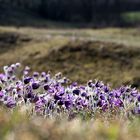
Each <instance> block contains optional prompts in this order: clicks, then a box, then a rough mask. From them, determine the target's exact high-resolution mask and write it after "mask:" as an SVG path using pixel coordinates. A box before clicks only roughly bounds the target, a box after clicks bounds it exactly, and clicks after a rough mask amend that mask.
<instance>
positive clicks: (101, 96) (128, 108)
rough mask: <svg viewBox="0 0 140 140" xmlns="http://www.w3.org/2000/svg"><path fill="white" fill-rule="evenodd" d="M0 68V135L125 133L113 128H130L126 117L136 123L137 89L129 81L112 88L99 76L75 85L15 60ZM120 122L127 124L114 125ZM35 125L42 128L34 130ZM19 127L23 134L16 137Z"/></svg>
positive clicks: (111, 136) (104, 136)
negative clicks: (129, 84) (127, 83)
mask: <svg viewBox="0 0 140 140" xmlns="http://www.w3.org/2000/svg"><path fill="white" fill-rule="evenodd" d="M3 70H4V72H3V73H1V74H0V111H1V115H0V124H2V127H1V130H0V136H1V138H2V139H10V140H11V139H16V138H17V137H18V139H23V137H24V138H26V139H38V138H42V139H48V138H50V139H72V138H78V139H93V138H95V139H98V138H102V139H125V138H126V137H122V135H120V136H119V135H118V134H119V133H126V134H127V133H129V131H130V130H131V127H130V130H129V129H128V127H126V126H123V125H128V126H129V125H130V122H131V121H132V124H133V123H134V124H133V125H136V124H135V123H136V122H135V121H136V120H137V122H138V123H139V121H138V120H139V114H140V92H139V91H138V90H137V89H136V88H131V86H121V87H119V88H116V89H112V88H111V87H110V86H109V85H106V84H104V83H103V82H102V81H98V80H95V81H92V80H89V81H88V82H87V84H85V85H80V84H78V83H76V82H71V81H70V80H69V79H67V78H66V77H63V76H62V73H57V74H55V75H52V74H51V73H50V72H48V73H46V72H41V73H39V72H33V73H31V72H30V67H29V66H26V67H25V68H24V67H22V66H21V64H20V63H16V64H12V65H10V66H4V67H3ZM3 111H4V112H3ZM7 111H8V112H7ZM2 112H3V113H2ZM9 116H10V117H9ZM43 119H45V120H44V122H43ZM29 120H30V122H29ZM81 120H83V121H82V122H81ZM115 121H118V123H117V122H115ZM62 122H63V123H62ZM30 123H31V126H32V127H31V126H30ZM121 123H122V124H121ZM54 124H55V125H54ZM132 124H131V125H132ZM26 125H27V126H26ZM57 125H58V126H57ZM95 125H97V126H96V127H95ZM121 125H122V126H123V127H124V128H121V129H122V130H123V129H126V130H123V132H120V130H119V127H121ZM131 125H130V126H131ZM19 127H21V128H22V130H18V128H19ZM38 127H39V128H40V129H43V127H44V129H43V130H39V131H38ZM49 127H50V128H49ZM57 127H58V128H57ZM67 127H68V128H67ZM81 127H82V128H81ZM94 127H95V128H94ZM98 127H99V128H98ZM25 128H26V129H25ZM79 128H80V129H79ZM28 129H29V131H27V130H28ZM90 129H93V130H92V131H93V132H91V130H90ZM94 129H95V130H94ZM98 129H101V130H102V129H103V130H102V131H103V132H102V131H99V130H98ZM87 130H88V131H87ZM22 131H23V132H24V133H25V134H24V133H23V134H22V135H23V136H22V138H21V137H19V134H20V133H22ZM30 131H31V132H30ZM36 131H37V134H36ZM53 131H54V132H53ZM59 131H60V132H59ZM67 131H68V132H69V131H70V133H68V132H67ZM96 131H97V132H96ZM98 131H99V132H98ZM83 132H84V134H82V135H81V133H83ZM34 133H35V135H37V137H38V138H37V137H36V136H35V135H34ZM38 133H39V134H38ZM71 133H72V134H71ZM88 133H89V134H88ZM90 133H91V134H90ZM92 133H96V134H92ZM98 133H103V134H98ZM16 135H17V136H16ZM24 135H26V136H24ZM28 135H29V136H28ZM67 135H68V136H67ZM98 135H99V136H98ZM133 135H134V134H131V135H130V136H131V137H132V136H133ZM137 135H138V134H137V131H136V137H135V139H137V137H138V138H139V135H138V136H137Z"/></svg>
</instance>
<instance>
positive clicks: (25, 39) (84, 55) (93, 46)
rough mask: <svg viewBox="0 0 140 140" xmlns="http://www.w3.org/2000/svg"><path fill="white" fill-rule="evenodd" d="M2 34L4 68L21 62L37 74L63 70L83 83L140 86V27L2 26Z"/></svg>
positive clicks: (0, 62)
mask: <svg viewBox="0 0 140 140" xmlns="http://www.w3.org/2000/svg"><path fill="white" fill-rule="evenodd" d="M0 34H1V35H0V36H3V39H2V41H1V45H0V47H1V51H0V54H1V55H0V66H1V67H2V66H3V65H5V64H11V63H15V62H17V61H20V62H21V63H22V64H24V65H30V66H31V67H32V68H33V70H37V71H48V70H51V71H52V72H53V73H56V72H59V71H61V72H62V73H63V74H64V75H65V76H67V77H69V78H70V79H71V80H73V81H78V82H80V83H86V82H87V80H89V79H100V80H103V81H105V82H106V83H110V84H112V86H113V87H114V86H115V87H116V86H120V85H121V84H133V85H134V86H136V87H139V79H140V77H139V75H140V73H139V72H140V61H139V60H140V49H139V47H140V46H139V44H140V36H139V29H138V28H137V29H119V28H115V29H114V28H108V29H100V30H94V29H81V30H80V29H79V30H78V29H71V30H68V29H67V30H64V29H62V30H61V29H52V30H51V29H35V28H18V29H17V28H14V27H0ZM4 34H6V35H4ZM9 34H10V35H9ZM4 36H5V37H4ZM4 38H6V39H4ZM7 38H9V39H7ZM11 38H12V39H13V38H14V40H15V41H14V42H12V43H11V42H8V41H9V40H10V39H11ZM7 40H8V41H7ZM3 46H4V47H3Z"/></svg>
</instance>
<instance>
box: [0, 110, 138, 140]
mask: <svg viewBox="0 0 140 140" xmlns="http://www.w3.org/2000/svg"><path fill="white" fill-rule="evenodd" d="M139 124H140V120H139V118H135V119H133V120H128V119H124V118H120V117H117V116H116V117H115V118H112V120H111V118H110V120H109V118H106V117H105V116H104V118H103V117H98V118H96V119H94V120H87V121H82V120H81V119H80V118H77V119H74V120H72V121H67V120H65V118H64V117H63V118H61V119H43V118H40V117H31V118H29V117H27V115H25V114H23V113H21V112H19V111H16V110H15V111H14V112H13V113H11V112H8V111H5V110H0V126H1V128H2V129H0V137H1V140H16V139H18V140H23V139H26V140H27V139H28V140H47V139H50V140H51V139H52V140H66V139H67V140H71V139H75V138H76V139H78V140H91V139H95V140H126V139H127V140H131V139H135V140H139V137H140V134H139V131H140V125H139Z"/></svg>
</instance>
